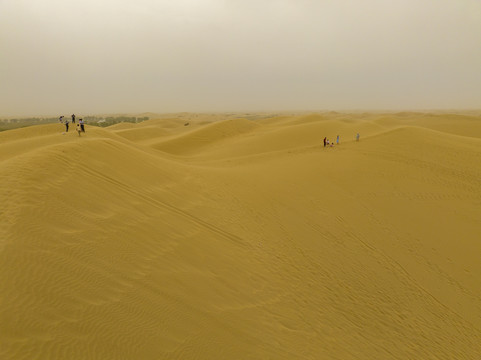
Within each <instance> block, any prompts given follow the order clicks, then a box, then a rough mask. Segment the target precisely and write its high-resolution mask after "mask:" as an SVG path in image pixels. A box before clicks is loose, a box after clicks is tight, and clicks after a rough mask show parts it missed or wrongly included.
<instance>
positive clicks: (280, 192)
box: [0, 113, 481, 360]
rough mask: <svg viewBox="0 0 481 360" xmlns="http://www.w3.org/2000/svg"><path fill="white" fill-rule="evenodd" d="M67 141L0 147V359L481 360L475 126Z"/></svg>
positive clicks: (283, 126)
mask: <svg viewBox="0 0 481 360" xmlns="http://www.w3.org/2000/svg"><path fill="white" fill-rule="evenodd" d="M187 122H188V123H189V125H187V126H185V124H186V123H187ZM62 131H63V127H62V125H59V124H54V125H45V126H37V127H30V128H24V129H18V130H11V131H6V132H2V133H0V184H1V187H0V269H1V272H0V358H1V359H29V360H30V359H102V360H105V359H342V360H345V359H356V360H357V359H481V261H480V259H481V258H480V255H481V117H480V116H479V115H476V114H465V115H463V114H455V115H449V114H426V113H399V114H374V113H372V114H346V113H322V114H312V115H292V114H290V115H279V116H271V117H269V116H266V115H265V114H262V115H259V116H256V115H255V114H242V115H239V116H235V115H233V114H230V115H225V116H223V115H219V114H216V115H212V116H210V115H195V114H183V115H182V116H178V117H175V116H174V117H171V118H159V119H157V120H149V121H146V122H144V123H140V124H134V125H130V124H128V125H126V124H124V125H116V126H112V127H110V128H105V129H101V128H94V127H89V126H87V133H86V135H85V136H82V137H80V138H79V137H78V136H77V133H76V132H75V131H73V129H72V131H71V132H69V133H68V134H67V135H62V134H61V132H62ZM357 132H359V133H360V134H361V140H360V141H359V142H356V141H354V138H355V134H356V133H357ZM337 134H339V135H340V136H341V144H340V145H339V146H334V147H332V148H323V147H322V139H323V138H324V136H327V137H328V138H329V139H331V140H335V137H336V135H337Z"/></svg>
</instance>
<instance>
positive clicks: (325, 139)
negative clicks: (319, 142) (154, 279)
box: [324, 138, 327, 147]
mask: <svg viewBox="0 0 481 360" xmlns="http://www.w3.org/2000/svg"><path fill="white" fill-rule="evenodd" d="M326 141H327V138H324V147H326Z"/></svg>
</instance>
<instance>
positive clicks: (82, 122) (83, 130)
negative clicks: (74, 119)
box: [78, 119, 85, 132]
mask: <svg viewBox="0 0 481 360" xmlns="http://www.w3.org/2000/svg"><path fill="white" fill-rule="evenodd" d="M78 123H79V124H80V129H81V130H82V132H85V127H84V124H85V123H84V119H79V121H78Z"/></svg>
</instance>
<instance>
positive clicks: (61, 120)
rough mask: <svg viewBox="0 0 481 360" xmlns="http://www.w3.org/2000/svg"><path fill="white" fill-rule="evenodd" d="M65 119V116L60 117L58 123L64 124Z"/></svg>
mask: <svg viewBox="0 0 481 360" xmlns="http://www.w3.org/2000/svg"><path fill="white" fill-rule="evenodd" d="M63 118H64V116H63V115H62V116H60V117H59V118H58V122H60V123H63Z"/></svg>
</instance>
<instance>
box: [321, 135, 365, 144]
mask: <svg viewBox="0 0 481 360" xmlns="http://www.w3.org/2000/svg"><path fill="white" fill-rule="evenodd" d="M339 138H340V137H339V135H337V137H336V145H339ZM356 141H359V133H357V134H356ZM326 146H327V147H333V146H334V141H329V139H328V138H327V137H324V147H326Z"/></svg>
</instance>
